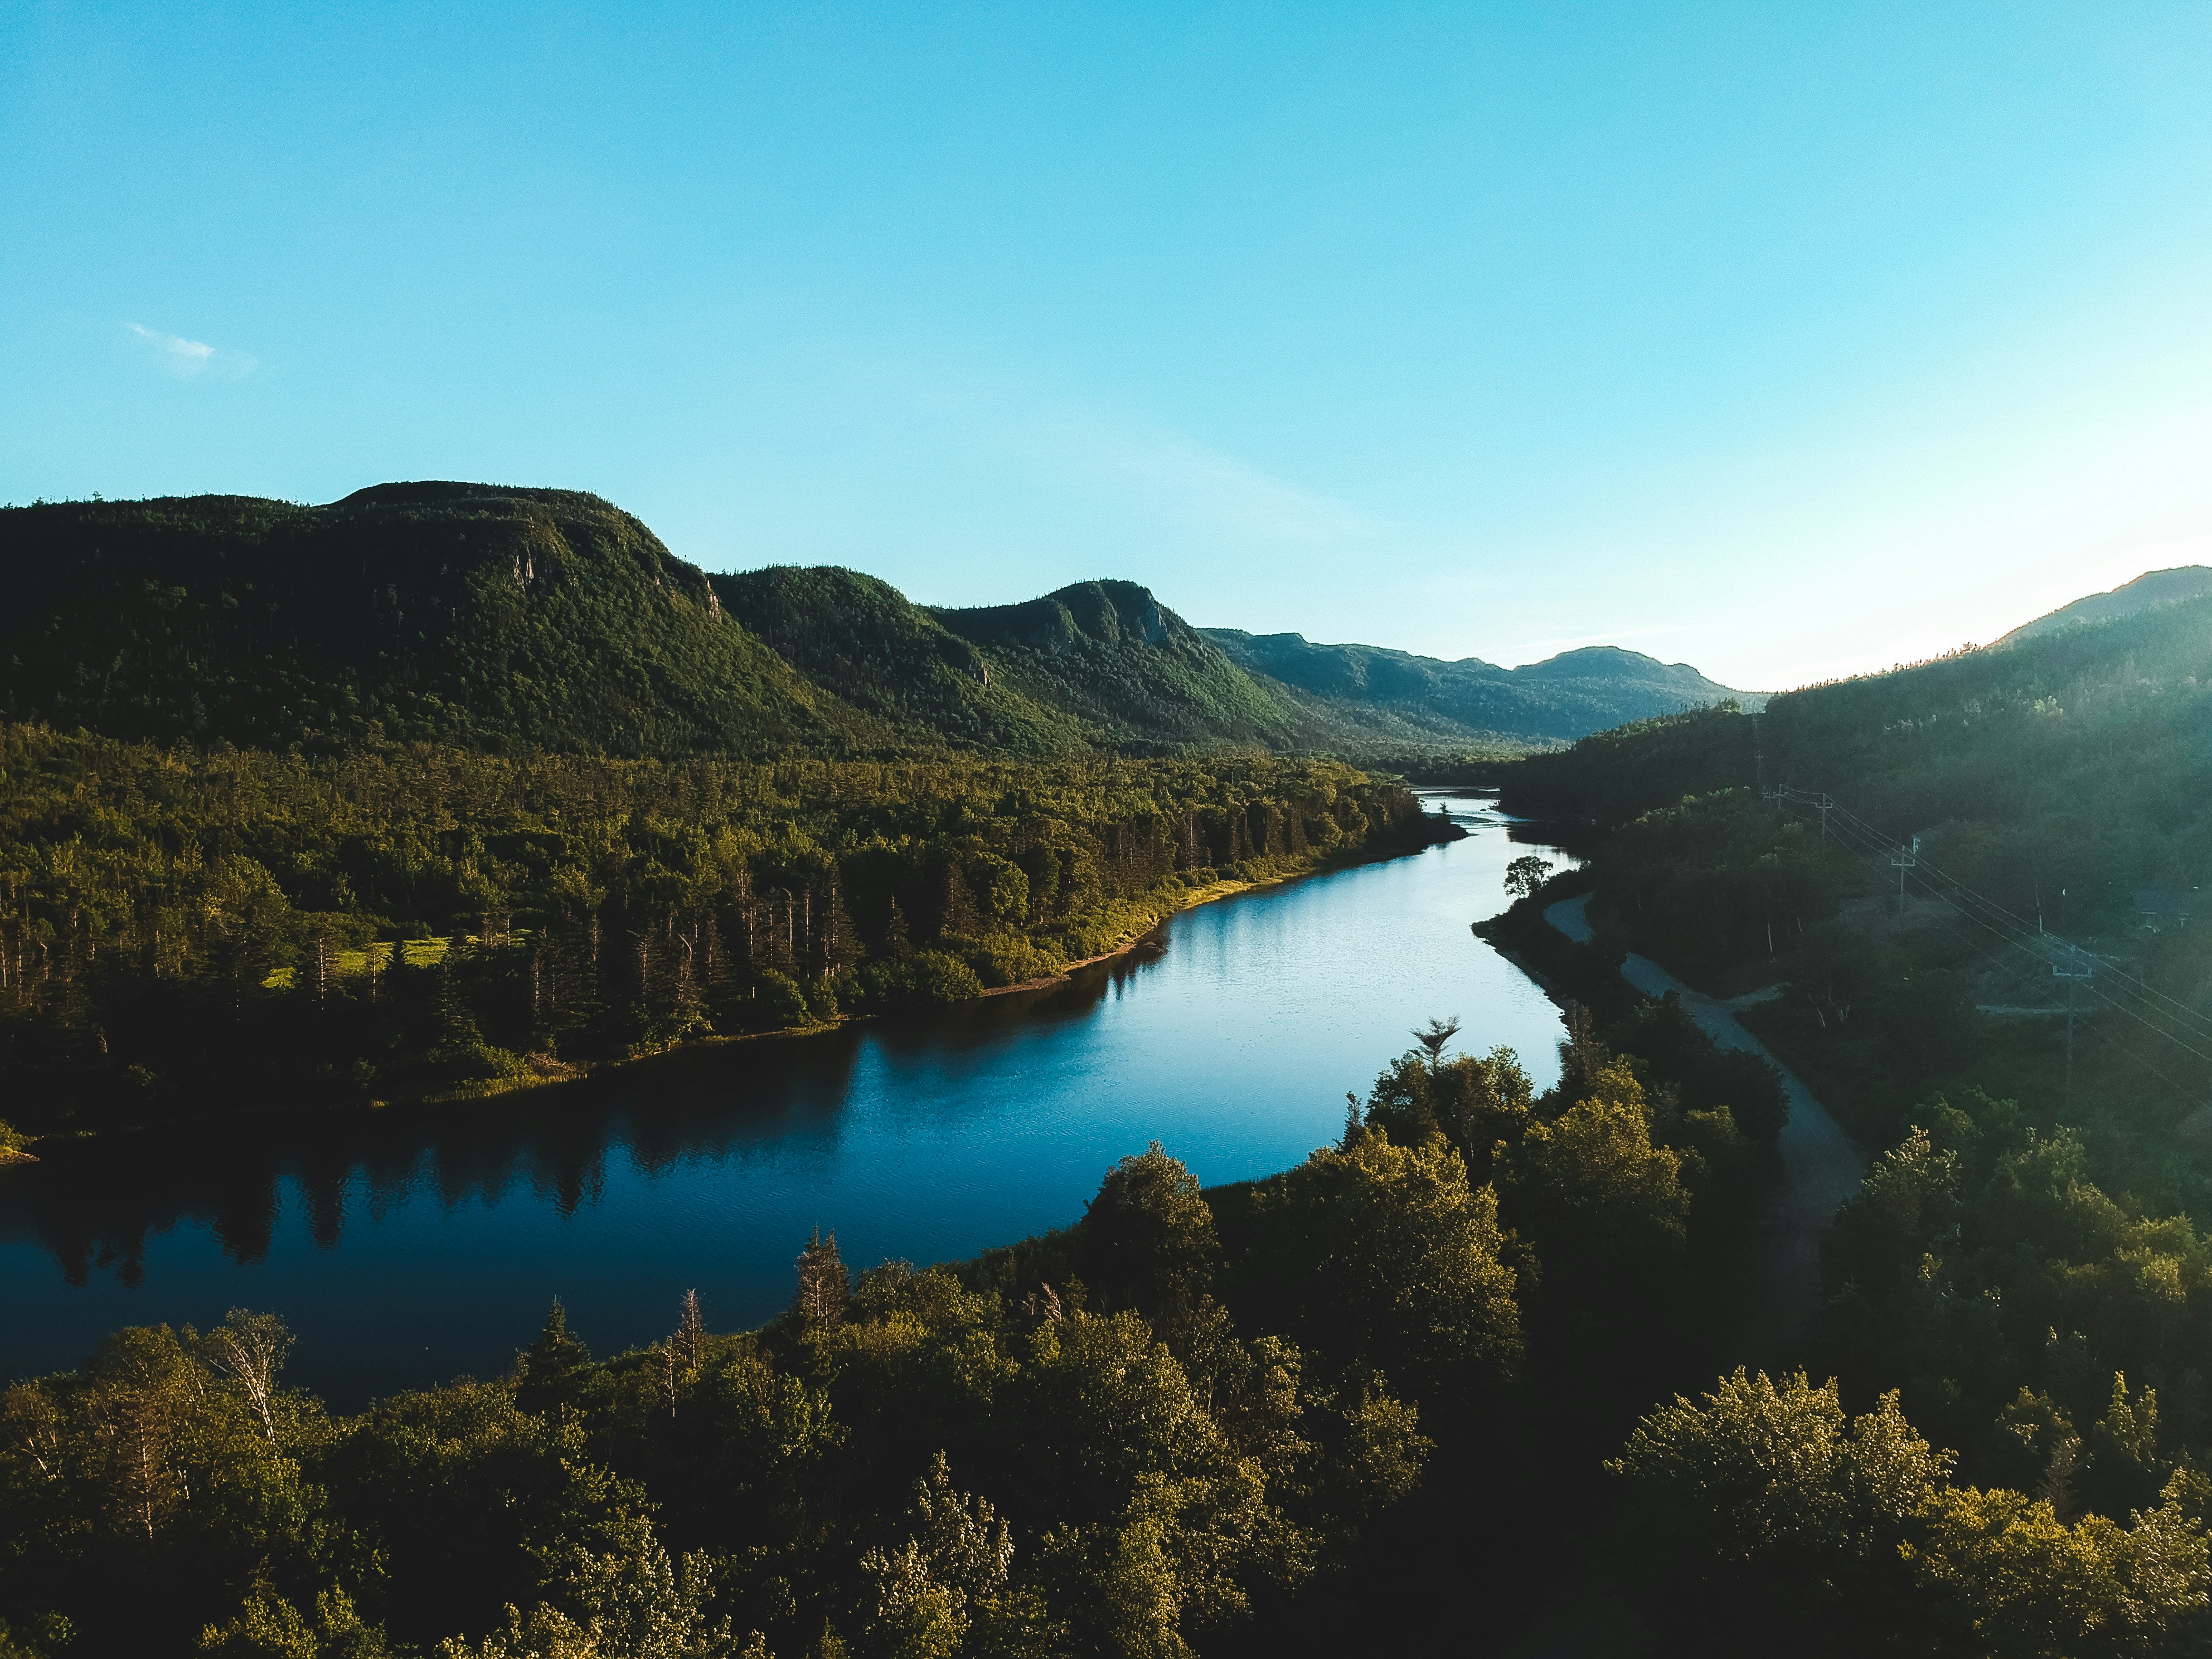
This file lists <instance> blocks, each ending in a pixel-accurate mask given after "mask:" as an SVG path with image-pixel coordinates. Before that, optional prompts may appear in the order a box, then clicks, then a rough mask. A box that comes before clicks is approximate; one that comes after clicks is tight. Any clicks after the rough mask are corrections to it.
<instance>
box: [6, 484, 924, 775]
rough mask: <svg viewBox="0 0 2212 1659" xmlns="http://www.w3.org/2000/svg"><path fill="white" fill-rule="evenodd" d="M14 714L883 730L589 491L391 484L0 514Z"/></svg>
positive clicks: (434, 727)
mask: <svg viewBox="0 0 2212 1659" xmlns="http://www.w3.org/2000/svg"><path fill="white" fill-rule="evenodd" d="M0 692H4V696H5V697H6V700H7V706H8V710H9V714H10V715H11V717H13V718H15V719H18V720H43V721H45V722H46V723H47V724H50V725H52V726H59V727H62V728H64V729H67V728H70V727H75V726H85V727H88V728H89V729H91V730H94V731H96V732H103V733H105V734H106V735H109V736H113V737H120V738H154V739H157V740H161V741H169V740H173V739H176V738H186V739H190V740H191V741H195V742H213V741H215V740H216V739H224V740H227V741H228V742H231V743H234V744H240V745H264V746H266V745H274V746H277V747H283V746H284V745H287V744H292V743H295V742H296V743H301V744H306V745H307V746H308V747H310V748H316V749H323V750H334V749H342V748H344V747H347V746H349V745H350V744H356V743H358V742H361V741H362V740H363V739H365V738H371V737H376V736H381V737H383V738H390V739H393V740H398V741H410V740H425V741H434V742H444V743H453V744H459V745H461V746H463V747H466V748H472V749H489V750H526V749H533V748H545V749H556V750H571V751H574V750H583V751H597V752H604V753H608V754H616V755H683V754H701V753H736V754H748V753H758V752H762V751H763V750H771V749H782V748H805V749H815V748H822V749H829V750H841V749H845V748H850V747H854V746H866V745H868V744H876V743H881V742H884V741H887V740H888V739H889V738H890V732H887V731H886V730H884V729H882V728H881V727H880V726H879V725H878V723H876V722H872V721H870V720H867V719H866V718H865V717H862V716H860V715H859V714H857V712H856V711H854V710H853V709H851V708H848V707H845V706H843V705H842V704H841V703H839V702H837V701H836V699H835V698H833V697H830V696H827V695H825V694H824V693H823V691H822V690H820V689H819V688H818V687H817V686H815V685H814V684H811V683H810V682H809V681H807V680H806V679H805V678H804V677H803V676H801V675H800V674H799V673H798V672H797V671H794V670H793V668H792V666H791V665H790V664H789V663H787V662H786V661H785V660H784V659H782V658H781V657H780V656H778V655H777V654H776V653H775V652H774V651H771V650H769V648H768V647H766V646H764V645H763V643H762V642H761V641H760V640H759V639H758V638H757V637H756V636H754V635H751V634H750V633H748V632H747V631H746V630H745V629H743V628H741V627H738V626H737V625H736V624H734V623H732V622H731V621H730V620H729V618H728V617H726V616H724V615H723V614H722V611H721V605H720V600H719V599H717V597H716V595H715V593H714V588H713V587H712V586H710V585H709V584H708V581H707V579H706V577H705V576H704V575H703V574H701V572H700V571H699V570H698V569H697V568H696V567H694V566H691V565H689V564H686V563H684V562H683V561H682V560H680V559H677V558H674V557H672V556H670V554H669V552H668V550H667V549H666V548H665V547H664V546H663V545H662V544H661V543H660V540H659V538H658V537H656V536H654V535H653V532H651V531H649V530H647V528H646V527H645V526H643V525H641V524H640V523H639V522H638V521H637V520H635V519H634V518H632V517H630V516H629V514H628V513H623V512H620V511H618V510H617V509H616V508H615V507H611V506H609V505H608V504H607V503H606V502H605V501H600V500H599V498H598V497H597V496H592V495H581V494H578V493H576V492H574V491H569V490H550V489H483V488H479V487H477V486H475V485H471V484H449V483H418V484H383V485H379V486H377V487H376V488H374V489H364V490H361V491H359V492H357V493H356V494H354V495H349V496H347V497H346V498H345V499H344V500H343V501H337V502H333V503H331V505H329V506H327V507H302V506H297V505H294V504H292V503H289V502H284V501H258V500H253V499H249V498H246V497H239V496H194V497H191V498H188V499H176V500H158V501H129V502H120V501H118V502H97V501H75V502H65V503H62V504H58V505H52V506H36V507H15V508H9V509H6V510H4V511H0Z"/></svg>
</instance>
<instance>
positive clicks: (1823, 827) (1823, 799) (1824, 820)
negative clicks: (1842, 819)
mask: <svg viewBox="0 0 2212 1659" xmlns="http://www.w3.org/2000/svg"><path fill="white" fill-rule="evenodd" d="M1834 805H1835V802H1833V801H1832V800H1830V799H1828V795H1827V792H1826V790H1822V791H1821V792H1820V844H1821V845H1822V846H1823V847H1825V846H1826V845H1827V844H1828V811H1829V809H1830V808H1832V806H1834Z"/></svg>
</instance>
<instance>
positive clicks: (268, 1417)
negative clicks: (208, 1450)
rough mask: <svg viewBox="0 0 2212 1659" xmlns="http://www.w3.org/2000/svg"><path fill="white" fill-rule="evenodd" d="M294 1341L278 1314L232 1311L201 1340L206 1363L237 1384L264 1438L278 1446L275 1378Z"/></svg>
mask: <svg viewBox="0 0 2212 1659" xmlns="http://www.w3.org/2000/svg"><path fill="white" fill-rule="evenodd" d="M294 1340H295V1339H294V1337H293V1335H292V1333H291V1332H290V1331H289V1330H288V1329H286V1328H285V1325H284V1322H283V1320H281V1319H279V1318H277V1316H276V1315H275V1314H265V1313H262V1314H258V1313H249V1312H247V1311H246V1310H245V1309H244V1308H233V1309H232V1310H230V1311H229V1312H228V1314H225V1315H224V1316H223V1321H222V1324H220V1325H218V1326H216V1328H214V1329H213V1330H211V1331H210V1332H209V1333H208V1334H207V1335H206V1336H205V1337H204V1338H202V1339H201V1343H202V1352H204V1355H205V1357H206V1359H207V1363H208V1364H210V1365H211V1366H213V1367H214V1368H215V1369H216V1370H217V1371H219V1372H220V1373H222V1375H223V1376H228V1377H229V1378H230V1379H231V1381H233V1382H234V1383H237V1384H238V1388H239V1391H240V1393H241V1394H243V1395H245V1396H246V1407H247V1409H248V1410H250V1411H251V1412H252V1413H253V1416H254V1419H255V1420H256V1421H257V1422H258V1423H259V1424H260V1425H261V1436H262V1438H263V1439H264V1440H266V1441H267V1442H268V1443H270V1445H272V1446H273V1445H275V1444H276V1413H275V1412H274V1410H273V1409H272V1407H273V1404H274V1401H275V1398H276V1374H277V1373H278V1372H279V1371H281V1370H283V1369H284V1360H285V1358H286V1356H287V1355H289V1353H290V1352H292V1344H293V1342H294Z"/></svg>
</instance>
